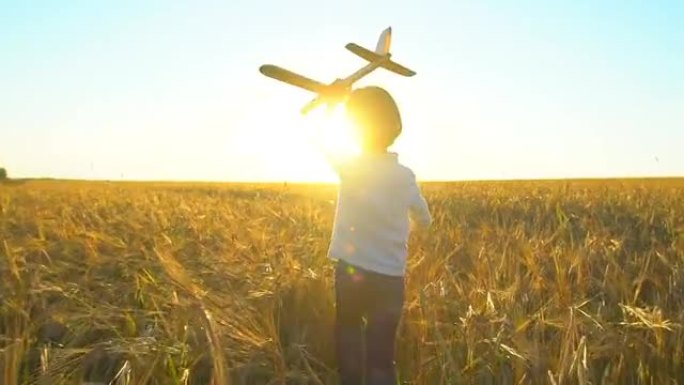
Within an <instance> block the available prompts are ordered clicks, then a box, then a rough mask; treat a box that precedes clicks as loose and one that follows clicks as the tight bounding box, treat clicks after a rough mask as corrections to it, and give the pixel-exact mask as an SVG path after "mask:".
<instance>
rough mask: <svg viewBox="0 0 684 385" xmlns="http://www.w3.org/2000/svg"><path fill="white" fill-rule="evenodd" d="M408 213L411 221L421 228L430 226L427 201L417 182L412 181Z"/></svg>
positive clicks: (430, 216) (425, 228) (430, 217)
mask: <svg viewBox="0 0 684 385" xmlns="http://www.w3.org/2000/svg"><path fill="white" fill-rule="evenodd" d="M409 215H410V216H411V219H412V220H413V222H414V223H415V224H416V225H417V226H418V228H419V229H421V230H427V229H428V228H430V226H432V215H431V214H430V209H429V207H428V204H427V201H426V200H425V198H424V197H423V194H422V193H421V191H420V187H418V183H417V182H415V181H414V182H413V184H412V186H411V206H410V207H409Z"/></svg>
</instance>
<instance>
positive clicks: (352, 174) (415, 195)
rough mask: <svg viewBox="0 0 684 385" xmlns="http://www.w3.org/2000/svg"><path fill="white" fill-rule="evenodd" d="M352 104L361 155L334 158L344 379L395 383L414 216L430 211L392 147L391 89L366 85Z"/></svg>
mask: <svg viewBox="0 0 684 385" xmlns="http://www.w3.org/2000/svg"><path fill="white" fill-rule="evenodd" d="M346 109H347V114H348V117H349V118H350V120H351V121H352V122H353V123H354V127H355V129H356V134H357V135H356V136H357V139H358V141H359V144H360V148H361V154H360V155H359V156H358V157H356V158H354V159H351V160H348V161H346V162H333V167H334V168H335V170H336V171H337V173H338V175H339V178H340V185H339V192H338V203H337V210H336V215H335V224H334V228H333V234H332V240H331V244H330V249H329V254H328V255H329V257H330V258H331V259H333V260H337V266H336V270H335V292H336V330H335V334H336V335H335V339H336V344H337V347H336V350H337V359H338V366H339V374H340V377H341V384H342V385H361V384H363V383H364V380H365V384H366V385H385V384H388V385H389V384H396V377H395V369H394V340H395V336H396V330H397V326H398V324H399V320H400V317H401V312H402V308H403V302H404V273H405V269H406V257H407V253H408V252H407V242H408V236H409V230H410V221H409V219H413V221H414V223H415V224H416V225H418V226H419V227H420V228H427V227H429V226H430V225H431V223H432V217H431V215H430V211H429V210H428V206H427V203H426V201H425V199H424V198H423V196H422V194H421V192H420V189H419V187H418V185H417V183H416V177H415V175H414V174H413V172H412V171H411V170H410V169H408V168H407V167H405V166H403V165H401V164H400V163H399V162H398V159H397V154H396V153H393V152H388V150H387V148H388V147H389V146H391V145H392V144H393V143H394V141H395V139H396V138H397V137H398V136H399V134H400V133H401V130H402V124H401V116H400V114H399V110H398V108H397V105H396V103H395V102H394V99H393V98H392V96H391V95H390V94H389V93H388V92H387V91H385V90H384V89H382V88H379V87H365V88H360V89H357V90H355V91H353V92H352V93H351V95H350V96H349V98H348V100H347V104H346ZM364 319H365V321H366V322H365V328H364ZM364 345H365V346H364Z"/></svg>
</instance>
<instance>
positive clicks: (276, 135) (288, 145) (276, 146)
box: [234, 100, 358, 182]
mask: <svg viewBox="0 0 684 385" xmlns="http://www.w3.org/2000/svg"><path fill="white" fill-rule="evenodd" d="M263 102H264V104H262V105H261V106H260V108H258V109H256V108H255V110H254V111H251V112H249V113H248V114H246V115H247V116H246V118H245V120H243V121H242V123H241V124H240V125H239V127H238V128H237V131H238V134H237V139H238V140H237V142H236V143H235V144H234V148H237V149H238V150H239V152H240V153H242V154H246V155H245V156H244V158H246V162H245V163H244V164H243V165H242V167H244V169H243V171H244V170H250V171H249V173H250V174H252V175H250V177H249V179H259V180H266V181H292V182H337V181H338V178H337V175H335V173H334V172H333V170H332V168H331V167H330V165H328V164H327V162H326V159H327V157H328V156H332V157H334V158H338V159H339V158H344V157H352V156H355V155H356V154H358V146H357V145H356V142H355V140H354V136H353V125H352V123H351V122H350V121H349V119H347V114H346V111H345V109H344V105H343V104H338V105H336V106H335V107H334V108H333V109H332V110H331V111H328V110H327V109H326V107H325V106H322V107H319V108H317V109H315V110H313V111H311V112H310V113H309V114H307V115H301V114H300V113H299V107H301V106H299V105H298V104H294V103H292V102H283V101H282V100H278V101H276V100H264V101H263ZM271 102H272V103H271ZM266 106H268V108H266ZM251 170H253V171H251Z"/></svg>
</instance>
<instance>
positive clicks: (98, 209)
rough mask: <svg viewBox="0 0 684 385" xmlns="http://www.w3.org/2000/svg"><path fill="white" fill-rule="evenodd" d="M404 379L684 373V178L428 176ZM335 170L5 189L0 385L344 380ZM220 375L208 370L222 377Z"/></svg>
mask: <svg viewBox="0 0 684 385" xmlns="http://www.w3.org/2000/svg"><path fill="white" fill-rule="evenodd" d="M424 190H425V194H426V196H427V198H428V200H429V203H430V206H431V209H432V211H433V214H434V216H435V227H434V228H433V230H432V231H431V232H430V233H428V234H417V235H414V236H413V237H412V240H411V244H410V250H411V257H410V267H409V270H408V271H409V273H408V275H407V302H406V307H405V316H404V319H403V322H402V325H401V327H400V331H399V344H398V351H397V359H398V364H399V371H400V376H401V379H402V381H405V382H406V383H410V384H420V385H423V384H425V385H428V384H429V385H433V384H554V385H555V384H558V385H561V384H563V385H565V384H594V385H596V384H675V383H684V351H683V350H684V336H683V334H682V327H681V325H682V323H684V274H683V273H682V265H683V263H684V259H683V258H684V181H682V180H632V181H629V180H614V181H573V182H541V181H540V182H506V183H504V182H499V183H497V182H488V183H453V184H428V185H425V186H424ZM334 199H335V189H334V186H277V185H274V186H256V185H254V186H252V185H245V186H240V185H219V184H216V185H212V184H187V185H186V184H152V183H147V184H144V183H104V182H102V183H86V182H28V183H24V184H19V185H4V186H0V279H1V281H0V299H1V301H2V304H1V307H0V367H3V376H2V383H3V384H28V383H44V384H81V383H83V384H85V383H107V382H109V381H118V383H119V384H143V383H145V384H190V383H193V384H208V383H216V384H335V383H336V375H335V360H334V356H333V340H332V326H333V317H334V303H333V291H332V280H331V278H332V270H331V269H332V266H331V263H330V262H329V261H328V260H327V259H326V258H325V252H326V249H327V242H328V236H329V233H330V228H331V224H332V219H333V218H332V216H333V211H334ZM212 381H213V382H212Z"/></svg>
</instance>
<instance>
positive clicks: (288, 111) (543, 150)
mask: <svg viewBox="0 0 684 385" xmlns="http://www.w3.org/2000/svg"><path fill="white" fill-rule="evenodd" d="M681 20H684V2H681V1H669V2H668V1H650V2H646V1H587V0H579V1H563V2H560V1H503V0H501V1H494V0H490V1H459V0H443V1H442V0H429V1H398V0H394V1H387V0H378V1H374V2H366V1H361V0H349V1H346V2H333V1H321V0H317V1H313V0H288V1H275V0H262V1H200V0H198V1H192V2H189V1H175V0H164V1H155V0H149V1H126V0H124V1H116V2H114V1H110V2H107V1H97V2H95V1H85V0H70V1H42V0H34V1H19V0H17V1H14V0H9V1H8V0H0V167H5V168H6V169H7V171H8V173H9V175H10V176H13V177H53V178H77V179H110V180H119V179H128V180H204V181H293V182H294V181H332V180H334V179H335V178H334V175H333V174H332V172H331V170H330V169H329V167H328V166H327V165H326V163H325V161H324V158H323V157H322V155H321V153H320V151H318V149H317V148H316V147H315V146H312V144H311V143H310V141H309V140H308V137H309V136H308V135H309V132H310V130H311V129H312V127H314V128H313V129H315V124H313V123H312V121H311V120H307V119H305V118H302V117H301V116H300V115H299V109H300V108H301V107H302V106H303V105H304V104H305V103H306V102H308V101H309V100H310V99H311V98H312V96H314V95H312V94H310V93H308V92H307V91H304V90H301V89H297V88H294V87H290V86H288V85H285V84H283V83H279V82H276V81H274V80H272V79H269V78H266V77H264V76H263V75H261V74H260V73H259V72H258V68H259V66H260V65H262V64H266V63H270V64H276V65H280V66H283V67H285V68H288V69H290V70H293V71H295V72H299V73H302V74H304V75H306V76H308V77H312V78H314V79H318V80H320V81H322V82H330V81H333V80H334V79H335V78H337V77H344V76H346V75H348V74H350V73H352V72H353V71H355V70H356V69H358V68H360V67H361V66H362V65H364V62H363V61H362V60H361V59H360V58H358V57H356V56H354V55H353V54H351V53H350V52H348V51H346V50H345V49H344V45H345V44H346V43H348V42H355V43H358V44H360V45H363V46H366V47H369V48H373V47H374V46H375V43H376V40H377V37H378V35H379V34H380V32H381V31H382V30H383V29H384V28H386V27H387V26H391V27H392V29H393V37H392V54H393V59H394V60H396V61H397V62H399V63H401V64H403V65H405V66H407V67H409V68H411V69H413V70H415V71H416V72H417V75H416V76H415V77H411V78H405V77H401V76H398V75H395V74H392V73H389V72H387V71H384V70H377V71H375V72H373V73H372V74H370V75H368V76H367V77H366V78H364V79H363V80H362V81H360V82H359V83H358V84H357V86H363V85H371V84H372V85H380V86H382V87H385V88H386V89H388V90H389V91H390V92H391V93H392V94H393V95H394V97H395V98H396V100H397V102H398V104H399V106H400V109H401V113H402V118H403V121H404V128H403V133H402V135H401V137H400V138H399V139H398V141H397V143H396V145H395V146H394V147H393V148H392V150H393V151H396V152H398V153H399V160H400V161H401V162H402V163H403V164H405V165H407V166H409V167H411V168H412V169H413V171H414V172H415V173H416V175H417V177H418V179H420V180H473V179H534V178H577V177H590V178H596V177H642V176H684V150H681V148H682V146H683V144H684V24H682V22H681Z"/></svg>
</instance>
